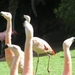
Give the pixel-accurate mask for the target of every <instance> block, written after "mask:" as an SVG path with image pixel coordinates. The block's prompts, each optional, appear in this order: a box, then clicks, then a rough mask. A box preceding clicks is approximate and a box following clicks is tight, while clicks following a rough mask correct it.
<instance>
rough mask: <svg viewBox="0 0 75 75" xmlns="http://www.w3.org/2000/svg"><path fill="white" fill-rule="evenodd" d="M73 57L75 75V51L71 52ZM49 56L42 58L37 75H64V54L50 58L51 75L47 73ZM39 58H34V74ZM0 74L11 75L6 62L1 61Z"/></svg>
mask: <svg viewBox="0 0 75 75" xmlns="http://www.w3.org/2000/svg"><path fill="white" fill-rule="evenodd" d="M71 56H72V72H73V74H72V75H75V50H71ZM47 61H48V56H42V57H40V61H39V66H38V72H37V75H62V72H63V65H64V52H63V51H61V52H58V53H57V54H56V55H54V56H51V58H50V74H48V72H47ZM36 62H37V57H34V63H33V64H34V72H35V68H36ZM0 74H1V75H10V74H9V68H8V66H7V63H6V62H5V61H0Z"/></svg>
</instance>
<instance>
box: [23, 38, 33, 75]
mask: <svg viewBox="0 0 75 75" xmlns="http://www.w3.org/2000/svg"><path fill="white" fill-rule="evenodd" d="M24 51H25V52H24V57H25V59H24V70H23V75H33V51H32V39H31V38H30V39H26V42H25V50H24Z"/></svg>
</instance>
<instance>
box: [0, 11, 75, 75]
mask: <svg viewBox="0 0 75 75" xmlns="http://www.w3.org/2000/svg"><path fill="white" fill-rule="evenodd" d="M0 14H1V16H3V17H4V18H5V19H6V20H7V27H6V31H5V35H4V36H3V37H4V39H3V40H5V45H4V49H5V58H6V62H7V64H8V67H9V68H10V75H18V73H21V74H22V75H37V71H38V64H39V54H44V53H45V54H46V55H48V57H49V59H48V65H47V71H48V73H50V68H49V61H50V56H51V55H55V54H56V53H55V52H54V50H53V48H52V47H51V46H50V45H49V44H48V43H47V42H46V41H45V40H43V39H41V38H39V37H34V28H33V26H32V25H31V23H30V21H31V18H30V16H29V15H24V18H25V19H26V20H25V21H24V23H23V26H24V28H25V35H26V41H25V45H24V51H23V50H21V47H20V46H18V45H15V44H12V42H11V35H12V14H11V13H10V12H4V11H1V12H0ZM74 40H75V37H71V38H68V39H66V40H65V41H64V42H63V50H64V70H63V73H62V75H72V60H71V54H70V46H71V45H72V43H73V42H74ZM1 41H2V40H1ZM33 51H35V52H36V53H37V55H38V60H37V64H36V70H35V74H34V71H33Z"/></svg>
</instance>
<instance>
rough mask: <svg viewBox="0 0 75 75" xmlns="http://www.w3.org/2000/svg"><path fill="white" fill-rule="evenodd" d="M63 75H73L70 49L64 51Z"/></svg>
mask: <svg viewBox="0 0 75 75" xmlns="http://www.w3.org/2000/svg"><path fill="white" fill-rule="evenodd" d="M63 75H72V61H71V54H70V51H69V48H65V49H64V72H63Z"/></svg>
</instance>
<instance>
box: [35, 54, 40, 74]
mask: <svg viewBox="0 0 75 75" xmlns="http://www.w3.org/2000/svg"><path fill="white" fill-rule="evenodd" d="M38 64H39V54H38V60H37V65H36V70H35V75H36V74H37V70H38Z"/></svg>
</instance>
